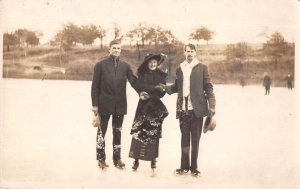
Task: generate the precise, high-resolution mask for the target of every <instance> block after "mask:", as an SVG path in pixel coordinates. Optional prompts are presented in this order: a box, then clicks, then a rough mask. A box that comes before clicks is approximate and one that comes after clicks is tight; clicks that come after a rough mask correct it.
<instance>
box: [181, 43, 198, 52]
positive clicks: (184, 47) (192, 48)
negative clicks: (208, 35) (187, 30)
mask: <svg viewBox="0 0 300 189" xmlns="http://www.w3.org/2000/svg"><path fill="white" fill-rule="evenodd" d="M186 47H190V48H191V50H195V51H196V50H197V49H196V46H195V45H194V44H191V43H189V44H186V45H184V46H183V50H184V51H185V50H186Z"/></svg>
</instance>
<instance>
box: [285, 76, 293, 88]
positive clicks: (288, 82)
mask: <svg viewBox="0 0 300 189" xmlns="http://www.w3.org/2000/svg"><path fill="white" fill-rule="evenodd" d="M285 79H286V82H287V88H288V89H289V90H292V89H293V78H292V77H291V75H290V74H288V75H287V76H286V78H285Z"/></svg>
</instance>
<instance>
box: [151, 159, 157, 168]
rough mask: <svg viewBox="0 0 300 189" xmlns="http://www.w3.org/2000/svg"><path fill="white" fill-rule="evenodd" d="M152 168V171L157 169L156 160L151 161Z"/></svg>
mask: <svg viewBox="0 0 300 189" xmlns="http://www.w3.org/2000/svg"><path fill="white" fill-rule="evenodd" d="M151 168H152V169H155V168H156V160H155V159H154V160H152V161H151Z"/></svg>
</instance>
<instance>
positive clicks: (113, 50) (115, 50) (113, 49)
mask: <svg viewBox="0 0 300 189" xmlns="http://www.w3.org/2000/svg"><path fill="white" fill-rule="evenodd" d="M120 53H121V44H113V45H111V46H110V49H109V54H110V55H112V56H115V57H118V56H120Z"/></svg>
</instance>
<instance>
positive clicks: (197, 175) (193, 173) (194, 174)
mask: <svg viewBox="0 0 300 189" xmlns="http://www.w3.org/2000/svg"><path fill="white" fill-rule="evenodd" d="M191 175H192V176H193V177H200V175H201V172H200V171H198V170H193V171H191Z"/></svg>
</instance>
